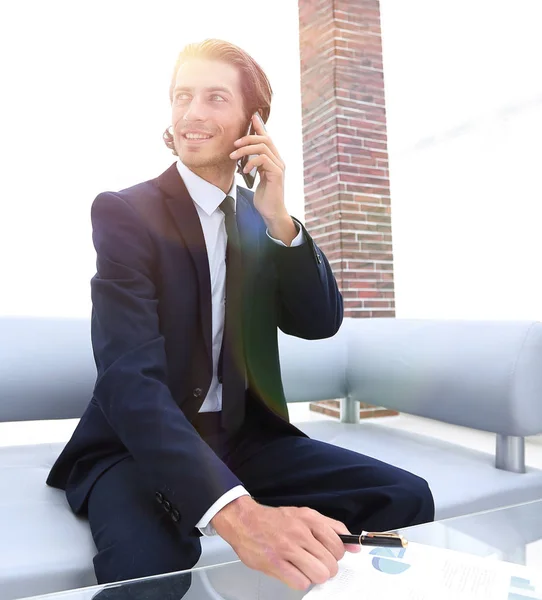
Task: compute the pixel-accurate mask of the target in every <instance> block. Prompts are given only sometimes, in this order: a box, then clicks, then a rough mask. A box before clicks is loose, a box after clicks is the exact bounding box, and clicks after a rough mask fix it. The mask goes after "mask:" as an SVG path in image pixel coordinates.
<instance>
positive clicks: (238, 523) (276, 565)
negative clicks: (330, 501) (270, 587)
mask: <svg viewBox="0 0 542 600" xmlns="http://www.w3.org/2000/svg"><path fill="white" fill-rule="evenodd" d="M212 524H213V527H214V528H215V529H216V531H217V533H218V534H219V535H220V536H221V537H222V538H223V539H225V540H226V541H227V542H228V543H229V544H230V545H231V546H232V548H233V549H234V550H235V552H236V553H237V555H238V556H239V558H240V559H241V560H242V561H243V563H244V564H245V565H247V566H248V567H250V568H251V569H256V570H258V571H261V572H263V573H265V574H266V575H271V576H272V577H276V578H277V579H280V580H281V581H283V582H284V583H286V584H287V585H289V586H290V587H292V588H294V589H296V590H306V589H307V588H308V587H309V586H310V585H311V584H313V583H324V582H325V581H327V580H328V579H329V578H330V577H334V576H335V575H336V574H337V571H338V564H337V561H339V560H340V559H341V558H342V557H343V556H344V554H345V551H350V552H357V551H359V550H360V547H359V546H356V545H353V546H352V545H345V544H343V542H342V541H341V539H340V538H339V536H338V535H337V534H339V533H344V534H348V533H350V532H349V531H348V529H347V528H346V526H345V525H344V524H343V523H340V522H339V521H335V520H334V519H330V518H328V517H325V516H324V515H322V514H320V513H319V512H317V511H315V510H312V509H310V508H297V507H293V506H287V507H278V508H273V507H270V506H263V505H261V504H258V503H257V502H256V501H255V500H253V499H252V498H250V497H249V496H242V497H241V498H238V499H237V500H234V501H233V502H231V503H230V504H228V505H227V506H225V507H224V508H223V509H222V510H221V511H219V512H218V513H217V514H216V515H215V517H214V518H213V519H212Z"/></svg>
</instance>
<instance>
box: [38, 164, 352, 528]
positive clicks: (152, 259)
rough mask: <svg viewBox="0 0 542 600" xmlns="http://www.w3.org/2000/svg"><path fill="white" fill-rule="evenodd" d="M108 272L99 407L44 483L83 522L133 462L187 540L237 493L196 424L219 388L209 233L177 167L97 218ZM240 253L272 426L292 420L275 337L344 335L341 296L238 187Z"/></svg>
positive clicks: (261, 389)
mask: <svg viewBox="0 0 542 600" xmlns="http://www.w3.org/2000/svg"><path fill="white" fill-rule="evenodd" d="M91 215H92V225H93V241H94V246H95V248H96V253H97V273H96V275H95V276H94V277H93V278H92V281H91V292H92V305H93V308H92V345H93V351H94V358H95V361H96V366H97V380H96V384H95V388H94V393H93V397H92V399H91V400H90V403H89V405H88V407H87V409H86V411H85V413H84V414H83V416H82V418H81V420H80V422H79V424H78V427H77V428H76V430H75V432H74V434H73V436H72V438H71V440H70V441H69V442H68V444H67V445H66V447H65V448H64V450H63V452H62V454H61V455H60V457H59V458H58V460H57V461H56V463H55V465H54V466H53V468H52V470H51V472H50V474H49V477H48V479H47V483H48V484H49V485H52V486H54V487H58V488H61V489H65V490H66V495H67V498H68V501H69V503H70V505H71V507H72V510H73V511H74V512H76V513H81V512H83V511H84V510H85V507H86V499H87V497H88V494H89V491H90V490H91V488H92V485H93V483H94V482H95V481H96V479H97V478H98V477H99V476H100V474H101V473H103V472H104V471H105V470H106V469H107V468H109V467H110V466H111V465H113V464H115V463H116V462H118V461H120V460H122V459H123V458H125V457H126V456H128V455H132V456H133V458H134V459H135V461H136V463H137V464H139V467H140V469H141V472H142V474H143V477H144V479H145V482H146V483H147V484H148V486H149V489H150V490H153V491H154V492H155V493H157V495H158V496H159V497H164V498H167V499H168V501H169V502H170V503H171V504H172V505H173V506H175V507H176V508H177V511H176V512H177V514H178V515H180V520H178V526H179V527H180V528H181V529H182V530H183V531H184V532H185V533H189V532H190V531H191V530H193V529H194V526H195V524H196V523H197V522H198V520H199V519H200V518H201V517H202V515H203V514H204V513H205V511H206V510H207V509H208V508H209V507H210V506H211V505H212V504H213V503H214V502H215V501H216V500H217V499H218V498H219V497H220V496H221V495H222V494H224V493H225V492H226V491H227V490H229V489H231V488H232V487H233V486H235V485H240V484H242V482H240V481H239V480H238V479H237V478H236V477H235V475H234V474H233V473H232V472H231V471H230V470H229V469H228V468H227V467H226V465H224V463H223V462H222V461H221V460H220V459H219V458H218V457H217V456H216V455H215V454H214V452H213V451H212V450H211V449H210V447H209V446H208V445H207V444H206V443H205V442H204V441H203V440H202V438H201V437H200V436H199V434H198V433H197V431H196V430H195V429H194V427H193V426H192V425H191V421H192V420H193V419H194V417H195V415H196V414H197V413H198V411H199V408H200V407H201V404H202V402H203V400H204V398H205V396H206V394H207V390H208V389H209V385H210V383H211V376H212V359H211V286H210V275H209V266H208V259H207V253H206V248H205V242H204V238H203V231H202V229H201V224H200V221H199V217H198V214H197V212H196V208H195V206H194V203H193V201H192V199H191V197H190V195H189V194H188V191H187V190H186V187H185V185H184V183H183V180H182V178H181V177H180V175H179V173H178V171H177V168H176V165H175V164H172V165H171V167H169V168H168V169H167V170H166V171H165V172H164V173H163V174H162V175H160V176H159V177H157V178H156V179H152V180H149V181H146V182H144V183H141V184H139V185H136V186H133V187H130V188H128V189H125V190H122V191H120V192H104V193H102V194H100V195H99V196H97V198H96V199H95V200H94V203H93V205H92V212H91ZM237 222H238V228H239V234H240V238H241V245H242V254H243V273H244V283H243V302H244V310H243V327H244V339H245V353H246V368H247V376H248V384H249V390H250V393H251V394H252V396H253V397H254V398H256V399H259V400H261V402H262V403H263V404H264V405H265V407H267V409H268V413H269V416H270V418H277V416H278V417H279V418H281V419H283V420H285V421H287V420H288V411H287V407H286V402H285V399H284V392H283V388H282V382H281V376H280V366H279V355H278V343H277V327H280V329H281V330H282V331H284V332H285V333H287V334H291V335H294V336H298V337H302V338H306V339H318V338H325V337H330V336H332V335H334V334H335V333H336V332H337V330H338V329H339V327H340V325H341V323H342V318H343V302H342V296H341V294H340V292H339V291H338V288H337V284H336V281H335V278H334V276H333V274H332V271H331V268H330V266H329V263H328V261H327V260H326V258H325V256H324V254H323V253H322V251H321V250H320V249H319V248H318V247H317V246H316V244H315V243H314V242H313V240H312V238H311V237H310V235H309V234H308V233H307V231H306V230H305V228H304V227H303V230H304V234H305V243H304V244H303V245H301V246H298V247H289V248H287V247H284V246H280V245H278V244H276V243H275V242H273V241H272V240H270V239H269V237H268V236H267V235H266V226H265V223H264V221H263V219H262V217H261V216H260V214H259V213H258V212H257V210H256V209H255V208H254V205H253V193H252V192H251V191H249V190H247V189H245V188H241V187H238V197H237Z"/></svg>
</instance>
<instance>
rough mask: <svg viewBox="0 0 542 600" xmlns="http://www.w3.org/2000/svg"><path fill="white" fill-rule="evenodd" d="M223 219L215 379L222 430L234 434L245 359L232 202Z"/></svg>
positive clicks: (225, 204)
mask: <svg viewBox="0 0 542 600" xmlns="http://www.w3.org/2000/svg"><path fill="white" fill-rule="evenodd" d="M220 209H221V210H222V212H223V213H224V215H225V224H226V234H227V236H228V243H227V246H226V311H225V312H226V314H225V322H224V333H223V338H222V349H221V352H220V360H219V364H218V376H219V379H220V378H221V380H222V426H223V428H224V429H226V430H228V431H235V430H236V429H238V428H239V426H240V425H241V424H242V423H243V420H244V417H245V355H244V349H243V306H242V301H243V293H242V287H243V278H242V264H241V244H240V240H239V231H238V229H237V220H236V218H235V208H234V200H233V198H232V197H231V196H226V199H225V200H224V201H223V202H222V204H221V205H220Z"/></svg>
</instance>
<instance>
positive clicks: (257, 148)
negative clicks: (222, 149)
mask: <svg viewBox="0 0 542 600" xmlns="http://www.w3.org/2000/svg"><path fill="white" fill-rule="evenodd" d="M251 154H254V155H259V156H268V157H269V158H270V159H271V160H272V161H273V163H275V164H276V165H277V166H278V167H279V168H281V169H283V170H284V168H285V166H284V163H283V162H282V161H281V160H280V158H279V157H277V156H276V155H275V153H274V152H273V151H272V150H271V149H270V148H269V146H267V145H266V144H265V143H259V144H252V145H246V146H243V147H242V148H238V149H237V150H234V151H233V152H232V153H231V154H230V158H233V159H234V160H239V159H240V158H241V157H242V156H246V155H251Z"/></svg>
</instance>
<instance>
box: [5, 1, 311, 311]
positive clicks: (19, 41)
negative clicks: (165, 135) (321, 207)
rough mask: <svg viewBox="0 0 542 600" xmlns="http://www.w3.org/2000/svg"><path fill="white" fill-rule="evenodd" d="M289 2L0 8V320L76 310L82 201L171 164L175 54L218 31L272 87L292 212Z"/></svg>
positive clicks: (88, 254) (296, 94)
mask: <svg viewBox="0 0 542 600" xmlns="http://www.w3.org/2000/svg"><path fill="white" fill-rule="evenodd" d="M297 11H298V9H297V2H292V1H291V0H274V2H273V10H270V9H269V4H268V3H267V2H256V3H251V4H250V5H243V4H239V3H237V2H233V0H231V1H229V2H225V1H224V0H222V1H219V0H217V1H211V0H200V2H184V1H181V0H157V1H154V2H152V3H151V2H148V1H141V0H140V1H134V0H131V1H126V0H93V1H92V2H74V1H73V0H65V1H61V0H47V1H43V0H34V1H29V0H4V1H3V2H1V3H0V56H1V57H2V59H1V60H2V68H1V70H0V77H1V86H2V89H1V94H0V98H1V100H0V102H1V104H0V132H1V133H0V164H1V165H2V176H1V188H0V189H1V191H0V256H1V259H0V267H1V274H0V315H44V316H45V315H57V316H65V317H69V316H87V315H89V311H90V287H89V280H90V278H91V277H92V275H93V274H94V270H95V253H94V248H93V246H92V240H91V229H90V205H91V203H92V200H93V199H94V197H95V196H96V195H97V194H98V193H99V192H101V191H103V190H116V189H121V188H123V187H127V186H130V185H132V184H135V183H139V182H140V181H144V180H145V179H148V178H151V177H155V176H157V175H158V174H160V173H161V172H162V171H163V170H165V169H166V168H167V167H168V166H169V165H170V164H171V163H172V162H173V161H174V157H173V155H172V154H171V153H170V152H169V151H168V150H167V148H166V147H165V146H164V145H163V142H162V139H161V136H162V132H163V130H164V129H165V128H166V126H167V125H168V124H169V123H170V121H169V99H168V88H169V82H170V78H171V74H172V70H173V66H174V63H175V59H176V56H177V53H178V52H179V51H180V50H181V48H182V47H183V46H184V45H185V44H187V43H190V42H194V41H200V40H203V39H205V38H208V37H219V38H223V39H226V40H229V41H232V42H234V43H236V44H237V45H239V46H241V47H243V48H244V49H246V50H247V51H248V52H250V53H251V54H252V55H253V56H254V58H255V59H256V60H257V61H258V62H259V63H260V64H261V66H262V67H263V68H264V70H265V71H266V72H267V74H268V76H269V78H270V80H271V85H272V87H273V90H274V92H275V95H274V99H273V105H272V110H271V118H270V120H269V123H268V131H269V133H270V135H271V136H272V137H273V140H274V141H275V143H276V145H277V147H278V149H279V151H280V153H281V156H282V158H283V159H284V161H285V163H286V165H287V175H286V202H287V206H288V209H289V210H290V212H291V213H292V214H294V215H296V216H298V217H299V218H301V219H303V218H304V206H303V161H302V136H301V100H300V81H299V68H300V66H299V36H298V12H297Z"/></svg>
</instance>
